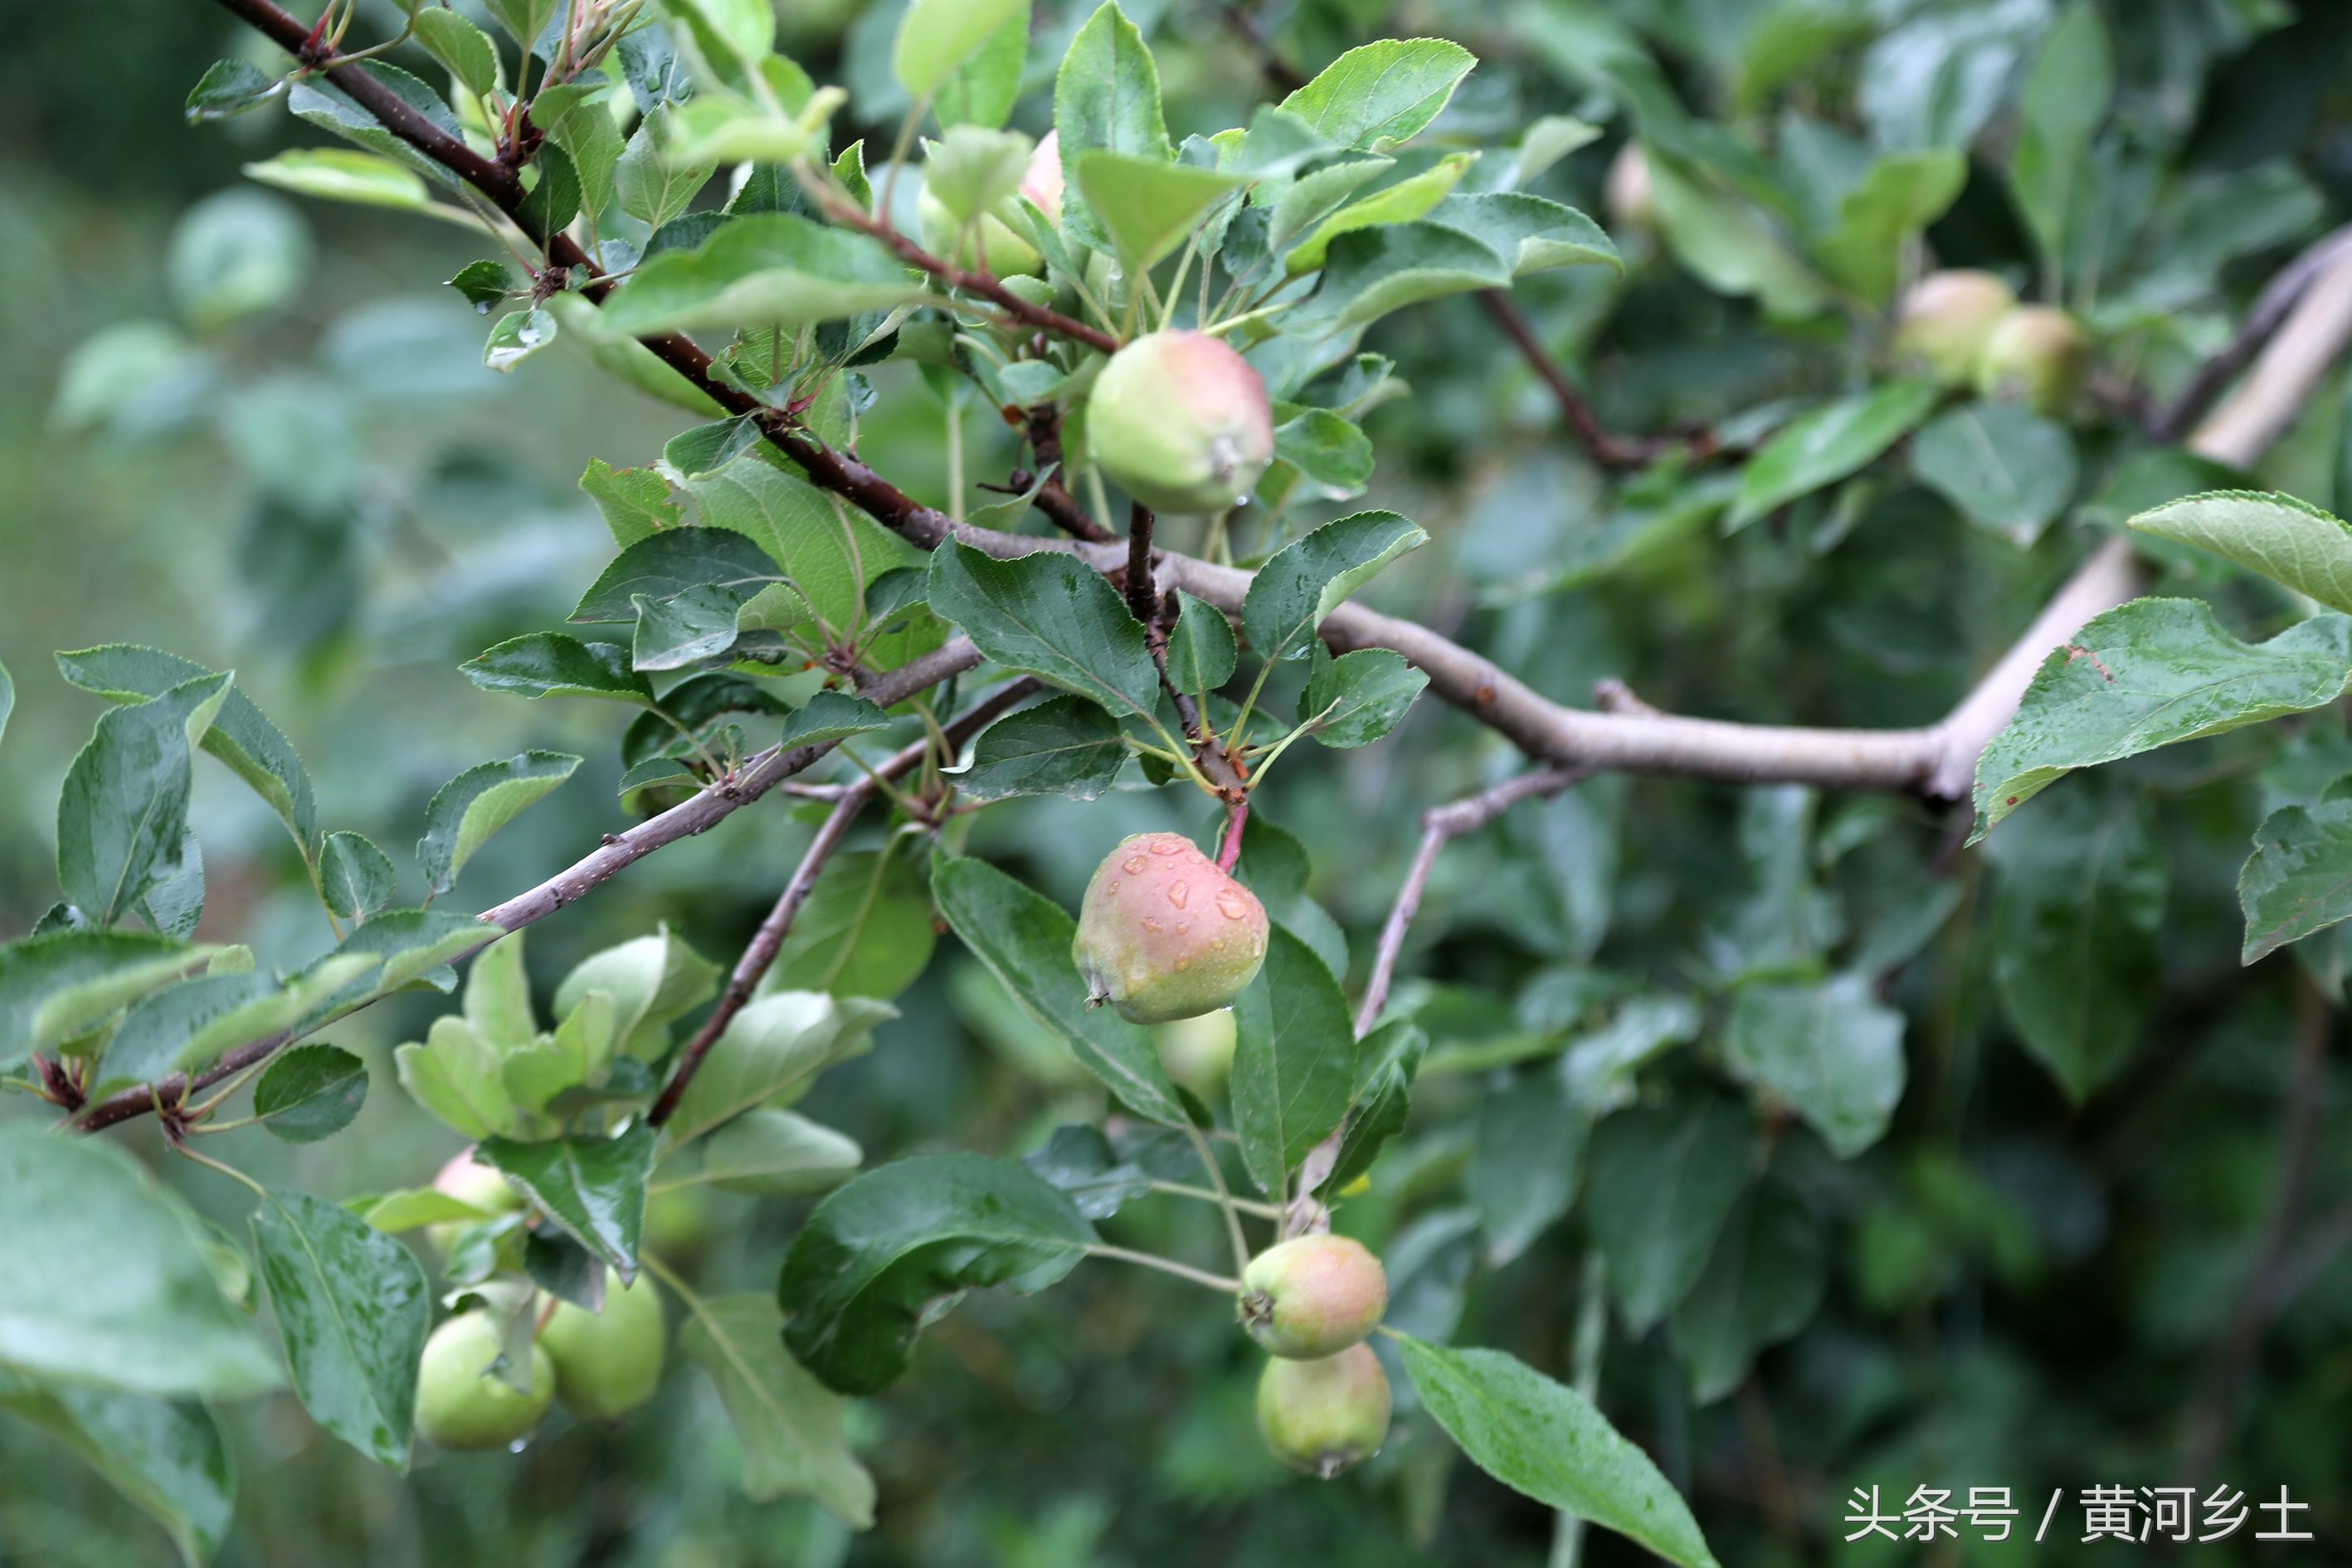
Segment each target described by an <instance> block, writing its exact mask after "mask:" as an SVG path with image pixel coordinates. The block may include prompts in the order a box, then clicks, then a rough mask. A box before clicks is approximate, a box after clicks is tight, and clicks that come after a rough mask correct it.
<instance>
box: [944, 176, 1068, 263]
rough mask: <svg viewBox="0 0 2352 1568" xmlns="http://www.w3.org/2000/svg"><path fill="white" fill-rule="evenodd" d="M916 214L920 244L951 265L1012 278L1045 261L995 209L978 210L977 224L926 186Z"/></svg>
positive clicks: (1035, 248)
mask: <svg viewBox="0 0 2352 1568" xmlns="http://www.w3.org/2000/svg"><path fill="white" fill-rule="evenodd" d="M915 216H916V219H917V221H918V222H919V223H920V224H921V226H922V229H923V248H925V249H926V250H929V252H930V253H931V254H932V255H934V256H939V257H943V258H946V259H947V260H948V261H949V262H950V263H951V264H952V265H954V266H957V267H965V268H978V269H980V270H982V271H984V272H988V273H992V274H993V275H994V276H996V277H999V278H1011V277H1014V276H1016V275H1018V274H1020V273H1024V272H1034V271H1036V270H1037V269H1038V268H1041V267H1043V266H1045V258H1044V257H1043V256H1041V255H1039V254H1038V252H1037V247H1035V246H1034V245H1032V244H1030V243H1029V241H1028V240H1027V239H1026V238H1024V237H1023V236H1022V235H1021V234H1020V233H1019V232H1018V231H1017V230H1015V229H1014V228H1013V226H1011V225H1009V224H1007V223H1006V222H1005V221H1004V220H1003V218H1001V217H998V216H996V215H995V214H994V213H992V212H985V213H982V214H981V215H980V221H979V222H978V223H976V224H973V223H966V222H964V221H963V220H962V219H961V218H959V217H957V216H955V214H953V213H951V212H950V211H948V206H947V204H946V203H945V202H943V201H941V200H940V198H939V197H937V196H935V195H931V193H930V188H929V186H925V187H924V189H923V191H922V194H921V195H918V196H917V197H916V198H915ZM1024 226H1025V225H1024Z"/></svg>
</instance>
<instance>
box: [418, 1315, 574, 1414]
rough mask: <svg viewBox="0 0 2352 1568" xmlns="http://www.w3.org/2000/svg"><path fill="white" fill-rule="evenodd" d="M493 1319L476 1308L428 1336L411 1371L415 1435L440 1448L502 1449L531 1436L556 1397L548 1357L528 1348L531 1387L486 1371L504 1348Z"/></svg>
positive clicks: (534, 1347)
mask: <svg viewBox="0 0 2352 1568" xmlns="http://www.w3.org/2000/svg"><path fill="white" fill-rule="evenodd" d="M503 1348H504V1347H503V1345H502V1343H501V1336H500V1333H499V1323H498V1320H497V1319H495V1318H493V1317H491V1316H490V1314H489V1313H488V1312H487V1311H483V1310H479V1309H477V1310H474V1311H471V1312H460V1313H458V1314H457V1316H456V1317H454V1318H451V1319H450V1320H449V1321H447V1322H445V1323H443V1324H442V1325H441V1326H440V1327H439V1328H437V1329H436V1330H434V1331H433V1337H432V1338H431V1339H428V1340H426V1341H425V1359H424V1360H423V1362H422V1363H419V1364H418V1366H417V1369H416V1430H417V1431H418V1432H419V1433H420V1434H422V1435H423V1436H425V1439H426V1440H427V1441H430V1442H434V1443H437V1444H439V1445H440V1446H441V1447H444V1448H503V1447H506V1446H507V1445H508V1444H509V1443H512V1442H515V1441H516V1440H517V1439H519V1438H521V1437H525V1436H530V1430H531V1428H532V1427H534V1426H538V1425H539V1423H540V1418H541V1416H543V1415H546V1414H547V1405H548V1401H550V1400H551V1399H553V1398H554V1397H555V1369H554V1367H553V1366H552V1365H551V1364H550V1363H549V1362H548V1359H547V1352H545V1351H544V1350H542V1349H541V1348H540V1347H539V1346H537V1345H533V1346H531V1348H530V1391H529V1392H527V1393H526V1392H524V1391H523V1390H521V1389H518V1388H515V1387H514V1386H513V1385H511V1384H508V1383H506V1382H504V1381H503V1380H501V1379H500V1378H499V1376H498V1375H497V1374H495V1373H492V1372H491V1371H490V1367H491V1365H492V1364H493V1363H496V1362H497V1360H498V1359H499V1352H500V1350H501V1349H503Z"/></svg>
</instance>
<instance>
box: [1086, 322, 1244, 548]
mask: <svg viewBox="0 0 2352 1568" xmlns="http://www.w3.org/2000/svg"><path fill="white" fill-rule="evenodd" d="M1087 450H1088V451H1089V452H1091V453H1092V454H1093V455H1094V459H1095V461H1096V462H1097V463H1098V464H1100V465H1101V466H1102V470H1103V472H1104V473H1106V474H1108V475H1109V476H1110V477H1111V478H1112V479H1115V480H1117V481H1118V484H1119V486H1120V487H1121V488H1122V489H1125V490H1126V491H1127V492H1128V493H1129V495H1131V496H1133V497H1134V498H1135V499H1136V500H1139V501H1141V502H1142V503H1143V504H1144V505H1146V506H1148V507H1150V508H1153V509H1154V510H1159V511H1173V512H1217V511H1223V510H1225V509H1226V508H1227V507H1229V506H1232V505H1233V504H1234V502H1236V501H1238V500H1241V499H1242V498H1243V497H1244V496H1245V495H1247V494H1249V493H1250V490H1251V489H1252V488H1253V487H1254V486H1255V485H1256V483H1257V481H1258V479H1259V477H1260V476H1261V475H1263V474H1264V473H1265V467H1266V465H1267V464H1268V463H1270V462H1272V461H1273V460H1274V411H1273V405H1270V404H1269V403H1268V402H1267V401H1266V395H1265V382H1263V381H1261V380H1259V379H1258V374H1257V372H1256V371H1255V370H1253V369H1251V368H1250V364H1249V362H1248V361H1247V360H1245V359H1244V358H1242V356H1241V355H1239V354H1237V353H1234V351H1233V350H1232V349H1231V348H1229V347H1227V346H1226V345H1225V344H1224V343H1223V342H1221V341H1219V340H1218V339H1215V338H1213V337H1209V336H1207V335H1205V334H1203V333H1201V332H1152V333H1150V334H1149V335H1148V336H1145V337H1140V338H1138V339H1136V340H1135V341H1134V342H1131V343H1129V344H1128V345H1127V346H1126V347H1125V348H1123V349H1121V350H1119V351H1118V353H1115V354H1113V355H1111V357H1110V363H1108V364H1107V365H1105V366H1104V367H1103V372H1102V374H1101V375H1100V376H1099V377H1098V378H1097V380H1096V382H1095V389H1094V394H1093V396H1092V398H1091V399H1090V400H1089V401H1088V403H1087Z"/></svg>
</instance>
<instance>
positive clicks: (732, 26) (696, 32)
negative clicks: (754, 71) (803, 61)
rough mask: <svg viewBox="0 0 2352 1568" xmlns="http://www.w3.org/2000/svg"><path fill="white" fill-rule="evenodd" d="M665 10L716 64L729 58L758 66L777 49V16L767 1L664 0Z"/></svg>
mask: <svg viewBox="0 0 2352 1568" xmlns="http://www.w3.org/2000/svg"><path fill="white" fill-rule="evenodd" d="M662 8H663V9H664V10H666V11H667V12H668V13H669V14H670V15H671V16H675V17H677V19H678V20H679V21H680V22H683V23H684V24H685V25H686V26H687V28H688V31H689V32H690V33H692V34H693V36H694V41H695V43H696V44H697V45H698V47H700V48H701V49H702V51H703V53H704V54H706V55H709V56H711V57H712V63H713V64H719V63H722V61H723V58H724V56H725V55H732V56H734V57H735V58H737V59H738V60H740V61H742V62H744V63H745V64H747V65H749V64H754V63H756V62H758V61H761V60H762V59H764V58H766V57H767V56H768V54H769V52H770V51H771V50H772V49H774V48H775V47H776V14H775V12H774V10H773V9H772V7H771V6H770V5H767V4H765V3H764V0H662Z"/></svg>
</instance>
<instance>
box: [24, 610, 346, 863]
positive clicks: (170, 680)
mask: <svg viewBox="0 0 2352 1568" xmlns="http://www.w3.org/2000/svg"><path fill="white" fill-rule="evenodd" d="M57 657H58V674H60V675H62V676H64V677H65V679H66V680H67V681H68V684H70V685H73V686H77V687H79V688H80V689H82V690H84V691H94V692H96V693H98V694H99V695H100V696H101V697H103V698H105V699H107V700H109V701H111V702H141V701H144V700H147V699H149V698H152V697H161V696H163V694H164V693H165V692H167V691H169V690H171V689H173V688H174V687H177V686H181V685H184V684H185V683H186V682H188V681H191V680H194V679H198V678H199V677H202V676H207V675H210V674H212V673H213V672H212V671H211V670H209V669H206V668H205V667H204V666H203V665H201V664H197V663H195V662H194V661H193V660H191V659H184V658H180V657H179V656H178V655H177V654H170V653H165V652H163V651H162V650H161V649H159V648H152V647H138V646H136V645H135V644H131V643H109V644H107V645H105V646H103V647H86V648H82V649H80V650H79V651H77V652H73V653H61V654H59V655H58V656H57ZM203 744H204V749H205V751H206V752H209V753H211V754H212V755H213V756H215V757H217V758H218V759H220V761H222V762H223V763H227V764H228V769H229V771H230V772H231V773H235V774H236V776H237V777H238V778H240V779H243V780H244V781H245V783H246V784H247V786H248V787H249V788H251V789H252V790H253V792H254V793H255V794H256V795H259V796H261V798H262V800H263V801H264V802H265V803H267V804H268V806H269V809H270V810H272V811H274V812H276V813H277V814H278V819H279V820H280V821H282V822H284V823H285V824H286V826H287V829H288V830H289V832H291V833H292V834H293V835H294V841H295V842H296V843H297V844H298V845H299V846H300V847H301V849H302V855H303V858H305V859H308V858H310V837H311V834H312V833H313V832H314V831H315V827H316V821H317V818H316V813H315V808H314V806H313V805H312V804H311V795H310V773H309V771H308V770H307V769H305V768H304V767H303V766H302V759H301V758H300V757H299V755H297V754H296V752H295V751H294V748H293V746H292V744H291V743H289V742H288V741H287V739H286V737H285V735H284V734H282V733H280V732H279V731H278V726H277V725H275V724H272V723H271V722H270V721H269V720H268V717H267V716H266V715H264V714H263V712H262V711H261V710H260V709H259V708H257V707H256V706H255V705H254V702H253V699H251V698H250V697H247V695H246V694H245V693H244V692H242V691H239V690H236V689H235V688H234V687H232V688H231V689H230V690H229V694H228V700H227V701H226V702H224V703H222V704H221V707H220V711H219V713H217V714H216V715H215V717H214V719H213V722H212V728H210V729H208V730H206V731H205V734H204V742H203Z"/></svg>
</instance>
